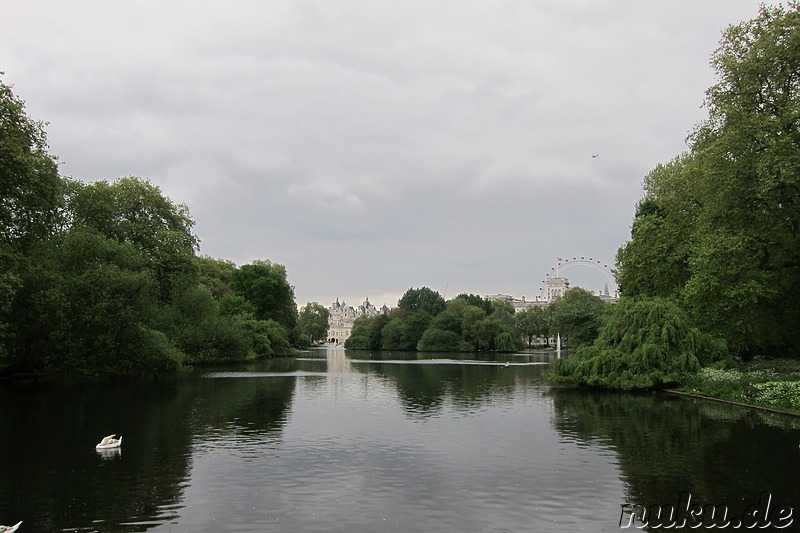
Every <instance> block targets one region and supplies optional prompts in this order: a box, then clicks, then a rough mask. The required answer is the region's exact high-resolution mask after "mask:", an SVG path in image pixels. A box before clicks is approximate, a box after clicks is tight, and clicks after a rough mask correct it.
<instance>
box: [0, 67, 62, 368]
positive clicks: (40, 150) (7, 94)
mask: <svg viewBox="0 0 800 533" xmlns="http://www.w3.org/2000/svg"><path fill="white" fill-rule="evenodd" d="M2 75H3V72H0V76H2ZM44 126H45V124H44V123H43V122H40V121H35V120H33V119H31V118H30V117H29V116H28V115H27V113H26V112H25V103H24V102H23V101H22V100H21V99H20V98H19V97H17V96H16V95H15V94H14V92H13V90H12V88H11V86H9V85H7V84H5V83H4V82H3V81H2V80H0V368H2V367H4V366H5V365H7V364H10V363H12V362H14V356H13V353H12V350H10V349H9V346H10V344H11V343H12V342H13V340H14V336H15V334H16V326H15V322H16V321H17V320H16V318H15V317H14V314H13V311H12V301H13V299H14V295H15V294H16V292H17V291H18V290H19V289H20V286H21V274H20V269H22V268H24V267H25V255H24V254H26V253H27V251H28V249H29V248H30V247H31V246H33V245H34V244H35V243H37V242H39V241H41V240H43V239H45V238H48V237H49V236H51V235H52V234H53V233H54V232H55V231H56V230H57V228H58V227H59V221H60V214H61V212H60V208H61V207H62V205H63V189H64V182H63V181H62V180H61V178H60V177H59V175H58V164H57V163H58V162H57V159H56V158H55V157H54V156H52V155H50V154H49V153H48V152H47V149H48V146H47V136H46V134H45V131H44Z"/></svg>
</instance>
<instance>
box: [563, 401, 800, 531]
mask: <svg viewBox="0 0 800 533" xmlns="http://www.w3.org/2000/svg"><path fill="white" fill-rule="evenodd" d="M549 395H550V397H552V399H553V406H554V413H553V424H554V427H555V428H556V429H557V430H558V431H559V433H560V434H561V435H563V437H564V438H565V439H567V440H574V441H576V442H579V443H584V445H586V446H596V445H598V444H602V445H604V446H608V447H609V448H611V449H613V450H614V451H615V452H616V454H617V455H618V457H619V467H620V470H621V474H622V479H623V480H624V481H625V484H626V501H628V502H635V503H639V504H643V505H645V506H648V505H652V504H668V503H675V502H677V501H678V499H679V495H680V494H681V493H682V492H684V491H689V492H691V494H692V495H693V496H694V498H695V500H696V501H701V502H704V504H713V505H718V504H725V505H727V506H728V508H729V509H730V511H731V513H733V514H734V515H737V516H738V515H741V513H743V511H744V510H745V508H746V507H747V506H749V505H750V504H753V503H757V502H758V500H759V494H760V493H761V492H763V491H768V492H770V493H771V494H772V495H773V496H774V497H775V498H776V500H779V501H782V502H790V503H792V504H793V505H795V506H797V505H798V504H800V490H799V489H798V485H797V483H796V477H795V469H794V468H787V465H788V464H794V463H796V462H797V460H798V450H797V447H798V442H800V431H798V422H800V420H798V419H796V418H793V417H787V416H783V415H775V414H771V413H764V412H759V411H754V410H748V409H742V408H739V407H735V406H730V405H726V404H722V403H717V402H709V401H691V400H688V399H685V398H682V397H675V396H669V395H665V394H639V395H635V394H618V393H598V392H596V391H593V392H587V391H581V390H574V389H566V388H554V389H552V390H551V391H550V393H549ZM799 525H800V524H799ZM789 530H791V529H789Z"/></svg>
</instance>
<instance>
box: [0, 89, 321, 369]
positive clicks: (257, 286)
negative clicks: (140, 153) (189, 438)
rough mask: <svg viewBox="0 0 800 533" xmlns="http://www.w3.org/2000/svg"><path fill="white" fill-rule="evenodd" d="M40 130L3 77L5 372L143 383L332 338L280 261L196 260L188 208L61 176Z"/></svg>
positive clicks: (0, 301)
mask: <svg viewBox="0 0 800 533" xmlns="http://www.w3.org/2000/svg"><path fill="white" fill-rule="evenodd" d="M44 127H45V123H43V122H41V121H36V120H33V119H31V118H30V117H29V116H28V115H27V114H26V111H25V104H24V102H23V101H22V100H21V99H20V98H19V97H18V96H17V95H15V94H14V92H13V89H12V87H11V86H10V85H7V84H6V83H4V82H2V80H0V377H9V376H13V375H19V374H21V373H22V374H34V375H36V374H46V373H61V372H65V373H70V374H73V375H75V376H78V377H82V378H88V379H94V380H98V379H112V378H115V377H123V376H124V377H136V376H145V375H147V376H149V375H152V374H154V373H155V374H158V373H163V372H167V371H175V370H177V369H179V368H181V367H184V366H186V365H192V364H198V363H211V362H219V361H231V360H243V359H248V358H253V357H258V356H272V355H283V354H292V353H295V350H294V348H293V345H298V344H301V345H302V344H304V343H308V342H309V341H310V340H312V339H313V338H314V337H315V336H317V338H320V337H324V332H323V333H322V334H321V335H320V334H319V323H320V322H324V323H325V325H326V326H327V311H326V310H325V309H324V308H321V306H316V307H314V306H313V305H312V304H309V305H307V306H306V307H305V308H303V310H301V312H300V313H299V314H298V311H297V308H296V305H295V298H294V288H293V287H292V286H291V285H290V284H289V283H288V281H287V275H286V269H285V268H284V267H283V266H282V265H279V264H276V263H272V262H270V261H266V260H258V261H254V262H253V263H252V264H248V265H243V266H241V267H237V266H236V265H235V264H234V263H232V262H231V261H227V260H223V259H214V258H211V257H208V256H203V255H199V254H198V251H199V243H198V239H197V237H196V236H195V235H194V233H193V232H192V228H193V226H194V222H193V221H192V219H191V217H190V214H189V209H188V207H187V206H186V205H184V204H176V203H174V202H172V201H171V200H170V199H169V198H167V197H165V196H164V195H163V194H162V192H161V191H160V189H159V188H158V187H156V186H155V185H153V184H152V183H150V182H149V181H147V180H144V179H141V178H137V177H123V178H119V179H117V180H115V181H113V182H108V181H96V182H93V183H84V182H81V181H78V180H75V179H72V178H70V177H63V176H61V175H60V174H59V172H58V160H57V158H56V157H55V156H53V155H51V154H50V153H48V145H47V139H46V134H45V129H44Z"/></svg>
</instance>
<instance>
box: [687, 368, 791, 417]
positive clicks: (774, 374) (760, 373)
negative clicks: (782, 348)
mask: <svg viewBox="0 0 800 533" xmlns="http://www.w3.org/2000/svg"><path fill="white" fill-rule="evenodd" d="M675 390H677V391H678V392H682V393H685V394H696V395H698V396H707V397H711V398H718V399H721V400H731V401H734V402H741V403H746V404H750V405H757V406H761V407H768V408H771V409H780V410H785V411H792V412H794V413H800V361H795V360H789V359H761V358H757V359H755V360H753V361H751V362H748V363H743V364H741V365H739V366H738V367H737V368H732V369H718V368H710V367H709V368H703V369H701V370H700V371H699V372H697V373H696V374H691V375H688V376H686V378H685V380H684V381H683V384H682V386H681V387H678V388H676V389H675Z"/></svg>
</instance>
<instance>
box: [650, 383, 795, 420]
mask: <svg viewBox="0 0 800 533" xmlns="http://www.w3.org/2000/svg"><path fill="white" fill-rule="evenodd" d="M664 392H666V393H667V394H674V395H676V396H683V397H684V398H699V399H701V400H712V401H715V402H721V403H727V404H731V405H738V406H739V407H750V408H751V409H760V410H761V411H767V412H770V413H776V414H780V415H789V416H794V417H797V418H800V413H797V412H794V411H786V410H783V409H776V408H774V407H766V406H764V405H756V404H752V403H745V402H740V401H737V400H728V399H725V398H714V397H713V396H704V395H702V394H691V393H688V392H681V391H678V390H671V389H667V390H665V391H664Z"/></svg>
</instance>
